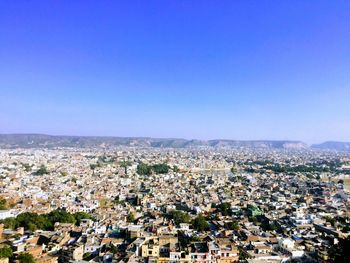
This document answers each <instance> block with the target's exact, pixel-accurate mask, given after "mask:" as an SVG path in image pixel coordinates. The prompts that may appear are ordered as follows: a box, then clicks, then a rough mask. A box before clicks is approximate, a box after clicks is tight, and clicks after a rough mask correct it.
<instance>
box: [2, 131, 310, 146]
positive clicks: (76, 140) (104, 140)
mask: <svg viewBox="0 0 350 263" xmlns="http://www.w3.org/2000/svg"><path fill="white" fill-rule="evenodd" d="M113 146H135V147H154V148H192V147H217V148H223V147H225V148H265V149H304V148H307V145H306V144H305V143H303V142H300V141H265V140H260V141H236V140H209V141H205V140H186V139H171V138H169V139H159V138H146V137H98V136H53V135H44V134H0V148H39V147H44V148H54V147H83V148H85V147H113Z"/></svg>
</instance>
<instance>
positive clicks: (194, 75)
mask: <svg viewBox="0 0 350 263" xmlns="http://www.w3.org/2000/svg"><path fill="white" fill-rule="evenodd" d="M0 91H1V93H0V133H47V134H67V135H115V136H152V137H183V138H198V139H215V138H227V139H300V140H304V141H306V142H321V141H323V140H341V141H350V1H348V0H344V1H334V0H332V1H330V0H329V1H322V0H315V1H312V0H307V1H305V0H289V1H288V0H286V1H280V0H275V1H272V0H269V1H261V0H259V1H256V0H251V1H250V0H241V1H234V0H229V1H204V0H197V1H191V0H183V1H181V0H176V1H166V0H159V1H152V0H147V1H146V0H144V1H125V0H124V1H115V0H114V1H102V0H101V1H87V0H84V1H71V0H67V1H47V0H45V1H34V0H33V1H31V0H27V1H12V0H3V1H0Z"/></svg>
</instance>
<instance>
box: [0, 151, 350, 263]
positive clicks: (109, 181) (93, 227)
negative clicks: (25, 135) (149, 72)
mask: <svg viewBox="0 0 350 263" xmlns="http://www.w3.org/2000/svg"><path fill="white" fill-rule="evenodd" d="M349 175H350V154H349V153H347V152H340V151H339V152H336V151H327V150H315V149H302V148H301V149H293V148H292V149H272V148H265V149H264V148H236V149H235V148H232V147H231V148H230V147H191V148H152V147H125V146H121V147H113V148H106V147H93V148H74V147H66V148H64V147H56V148H50V149H49V148H27V149H26V148H16V149H10V148H9V149H5V148H4V149H1V150H0V178H1V181H0V210H1V211H0V220H1V221H0V222H1V224H0V237H1V243H0V244H1V245H0V246H1V248H0V258H1V259H0V262H1V263H5V262H12V261H13V260H14V261H16V262H52V263H53V262H162V263H163V262H164V263H165V262H206V263H211V262H221V263H225V262H227V263H228V262H250V263H254V262H256V263H257V262H330V261H331V260H333V261H334V260H335V259H336V257H337V253H338V254H339V250H340V249H341V245H343V244H344V242H348V241H347V240H348V239H347V238H348V236H349V234H350V221H349V199H348V197H349ZM348 244H349V243H347V245H348ZM21 260H22V261H21ZM23 260H32V261H23ZM338 262H339V261H338Z"/></svg>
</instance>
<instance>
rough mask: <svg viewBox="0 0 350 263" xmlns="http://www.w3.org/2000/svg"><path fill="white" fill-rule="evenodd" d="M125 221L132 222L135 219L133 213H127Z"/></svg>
mask: <svg viewBox="0 0 350 263" xmlns="http://www.w3.org/2000/svg"><path fill="white" fill-rule="evenodd" d="M126 221H128V222H134V221H135V215H134V214H133V213H129V214H128V216H127V217H126Z"/></svg>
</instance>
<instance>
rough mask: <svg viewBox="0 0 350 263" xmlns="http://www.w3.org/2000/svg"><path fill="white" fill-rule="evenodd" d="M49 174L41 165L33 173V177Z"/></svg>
mask: <svg viewBox="0 0 350 263" xmlns="http://www.w3.org/2000/svg"><path fill="white" fill-rule="evenodd" d="M44 174H49V171H48V170H47V168H46V166H45V165H43V164H42V165H41V166H40V168H39V169H38V170H37V171H36V172H35V173H34V175H44Z"/></svg>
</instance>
